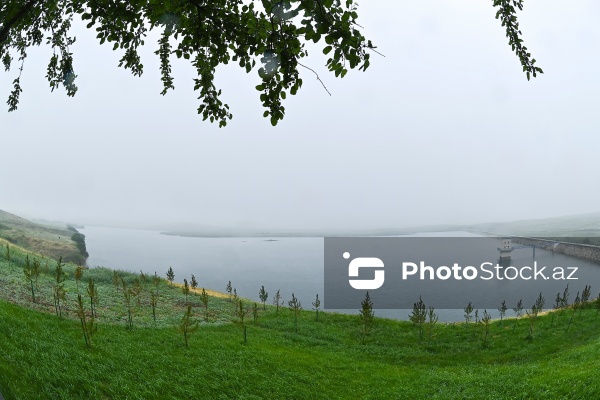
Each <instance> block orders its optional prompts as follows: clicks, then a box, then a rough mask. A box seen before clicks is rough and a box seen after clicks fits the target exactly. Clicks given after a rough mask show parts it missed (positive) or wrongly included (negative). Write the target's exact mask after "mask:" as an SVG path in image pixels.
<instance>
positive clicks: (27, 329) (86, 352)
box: [0, 249, 600, 399]
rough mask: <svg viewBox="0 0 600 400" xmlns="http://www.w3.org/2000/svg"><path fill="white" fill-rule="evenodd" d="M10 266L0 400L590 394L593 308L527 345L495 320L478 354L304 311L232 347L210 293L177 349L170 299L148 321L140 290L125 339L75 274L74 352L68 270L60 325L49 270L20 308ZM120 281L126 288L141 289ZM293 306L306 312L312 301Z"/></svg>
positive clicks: (478, 334)
mask: <svg viewBox="0 0 600 400" xmlns="http://www.w3.org/2000/svg"><path fill="white" fill-rule="evenodd" d="M12 254H13V257H12V259H11V261H10V262H9V261H7V260H5V259H3V258H2V257H0V293H1V297H2V298H3V300H0V316H1V317H0V391H1V392H2V393H3V394H4V396H5V397H6V398H7V399H12V398H16V399H30V398H31V399H39V398H53V399H54V398H73V399H79V398H132V399H137V398H139V399H142V398H143V399H148V398H160V399H164V398H173V399H175V398H207V399H208V398H211V399H212V398H215V399H218V398H223V399H230V398H244V399H261V398H264V399H284V398H285V399H316V398H319V399H321V398H322V399H336V398H340V399H344V398H372V399H394V398H397V399H421V398H433V399H448V398H456V399H482V398H486V399H531V398H546V399H557V398H564V399H592V398H597V397H598V393H600V383H599V381H598V380H597V378H596V375H597V371H596V369H597V364H598V361H597V360H598V358H599V356H600V315H598V314H597V312H596V310H594V309H593V308H587V309H582V310H579V311H577V314H576V315H575V318H574V319H573V324H572V326H571V327H570V328H569V329H567V325H568V321H569V319H570V316H571V314H572V311H571V310H570V309H566V310H562V311H559V312H557V313H555V314H554V315H544V316H540V317H539V319H538V321H537V325H536V331H535V332H536V333H535V337H534V339H533V340H530V339H527V334H528V329H529V322H528V321H527V319H526V318H522V319H521V320H519V321H517V322H515V321H512V320H509V321H504V322H503V323H500V322H499V321H495V322H493V323H492V324H491V326H490V337H489V341H488V345H486V346H484V345H483V327H482V326H481V325H475V324H438V325H437V326H436V327H435V328H434V335H433V337H432V338H431V339H429V338H425V339H423V340H420V339H419V334H418V330H417V329H416V328H415V326H414V325H413V324H411V323H408V322H404V321H392V320H384V319H376V321H375V325H374V329H373V331H372V332H371V334H370V335H369V336H368V338H367V340H366V344H361V340H360V323H359V320H358V317H357V316H352V315H338V314H329V313H320V314H319V320H318V321H316V320H315V312H314V311H308V310H305V311H302V312H301V314H300V319H299V324H298V331H297V332H296V331H295V329H294V322H293V315H292V313H291V312H290V310H289V309H287V308H284V309H280V310H279V313H276V311H275V308H274V307H273V306H267V309H266V310H264V311H262V310H261V311H260V314H259V317H258V320H257V321H256V323H254V322H253V321H252V317H251V315H249V316H247V317H246V323H247V335H248V343H247V344H246V345H244V344H243V343H242V341H243V335H242V329H241V326H240V324H239V323H233V322H234V321H237V320H238V318H236V317H234V316H233V308H234V307H233V303H231V302H229V299H228V297H227V296H223V295H220V294H217V293H212V295H211V296H210V297H209V308H210V310H211V311H210V314H209V321H208V322H201V324H200V326H199V329H198V330H197V331H196V332H195V333H194V334H193V335H192V336H191V338H190V343H189V348H186V347H185V345H184V341H183V336H182V334H181V333H180V332H179V331H178V330H177V327H178V326H179V323H180V320H181V317H182V316H183V312H184V309H185V297H184V295H183V293H182V291H181V288H180V287H174V286H173V287H172V286H170V285H169V284H168V283H167V282H165V281H161V282H160V284H159V292H160V295H161V297H160V300H159V303H158V306H157V321H156V322H154V320H153V318H152V313H151V308H150V306H149V304H148V299H149V297H148V293H149V290H150V289H149V288H151V287H152V285H151V284H148V287H147V288H146V289H145V290H146V292H143V293H144V294H143V295H142V297H141V299H140V304H139V305H136V308H135V310H134V311H135V312H134V316H133V318H134V327H133V329H126V326H127V322H126V312H125V305H124V302H123V300H122V298H123V297H124V296H123V289H122V288H119V287H118V286H115V285H113V283H112V276H113V271H110V270H107V269H98V270H86V271H84V278H83V280H82V281H84V282H85V281H87V278H88V277H92V278H93V279H94V280H95V281H96V282H97V283H96V285H97V288H98V290H99V293H100V295H99V302H98V304H99V305H98V314H99V315H98V318H97V320H98V330H97V332H96V334H95V335H94V337H93V346H92V347H91V348H87V347H86V346H85V343H84V341H83V336H82V330H81V325H80V323H79V320H78V319H77V317H76V315H75V312H74V309H75V297H76V295H75V294H76V292H77V288H76V283H75V280H74V279H73V273H74V268H75V266H73V265H67V266H65V270H66V271H67V273H68V274H69V276H68V277H67V280H66V281H65V285H66V287H67V289H68V291H69V292H68V295H67V298H66V300H65V301H66V304H67V305H68V308H65V313H64V317H63V318H59V317H57V316H55V315H53V314H52V313H53V312H54V309H53V308H54V307H53V304H52V302H51V301H50V292H49V288H50V287H51V282H52V269H53V268H54V265H55V264H56V262H54V261H52V260H46V259H43V262H42V265H44V264H45V262H46V261H47V262H48V263H49V266H48V273H47V275H46V273H45V272H44V273H42V276H41V277H40V282H39V286H40V293H42V292H43V291H44V290H46V294H41V295H40V302H39V304H33V303H32V301H31V298H30V297H31V296H30V293H29V289H28V287H27V285H26V282H25V281H24V279H23V272H22V265H21V264H22V263H23V262H24V256H25V255H26V253H24V252H23V251H21V250H18V249H15V250H14V251H13V253H12ZM30 256H31V257H33V256H32V255H30ZM42 268H43V267H42ZM175 272H177V271H175ZM119 275H120V276H122V277H123V279H124V280H125V281H126V282H130V283H133V282H134V281H135V280H136V279H139V278H140V277H139V276H138V275H135V274H128V273H124V272H119ZM198 278H199V281H200V284H201V277H198ZM258 289H259V288H257V292H258ZM267 289H269V288H267ZM80 291H82V290H81V288H80ZM82 292H83V291H82ZM270 292H271V293H270V296H269V297H270V298H271V297H272V295H273V290H270ZM84 297H85V296H84ZM286 297H289V294H286ZM190 299H191V300H189V301H190V302H191V303H192V304H193V305H194V307H193V312H194V318H196V319H198V320H201V321H203V320H204V314H203V311H202V307H201V303H200V301H199V296H198V295H192V296H191V297H190ZM300 300H301V301H302V302H303V305H304V308H310V305H309V304H310V301H312V299H300ZM246 304H249V302H246ZM357 308H358V307H357Z"/></svg>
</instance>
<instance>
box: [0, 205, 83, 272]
mask: <svg viewBox="0 0 600 400" xmlns="http://www.w3.org/2000/svg"><path fill="white" fill-rule="evenodd" d="M76 233H77V231H76V230H75V229H74V228H71V229H68V228H67V227H66V226H64V228H61V227H57V226H47V225H42V224H38V223H34V222H31V221H28V220H26V219H24V218H21V217H18V216H16V215H13V214H10V213H8V212H6V211H2V210H0V238H3V239H6V240H8V241H9V242H10V243H13V244H15V245H17V246H20V247H23V248H24V249H27V250H30V251H32V252H34V253H37V254H41V255H44V256H47V257H50V258H53V259H58V258H59V257H62V258H63V260H65V261H68V262H74V263H79V264H85V260H86V259H87V252H86V250H85V241H84V239H83V238H82V237H83V235H81V234H79V233H77V235H75V238H78V240H79V243H77V242H76V241H74V240H73V237H74V236H73V235H74V234H76Z"/></svg>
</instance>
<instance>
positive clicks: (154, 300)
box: [150, 290, 159, 322]
mask: <svg viewBox="0 0 600 400" xmlns="http://www.w3.org/2000/svg"><path fill="white" fill-rule="evenodd" d="M158 299H159V294H158V291H157V290H153V291H151V292H150V306H151V307H152V320H153V321H154V322H156V307H157V306H158Z"/></svg>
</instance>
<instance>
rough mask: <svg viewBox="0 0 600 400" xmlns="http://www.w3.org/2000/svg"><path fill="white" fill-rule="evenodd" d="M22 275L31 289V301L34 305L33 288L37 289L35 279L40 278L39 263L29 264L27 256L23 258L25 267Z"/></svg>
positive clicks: (35, 261)
mask: <svg viewBox="0 0 600 400" xmlns="http://www.w3.org/2000/svg"><path fill="white" fill-rule="evenodd" d="M23 274H24V275H25V280H26V281H27V283H28V284H29V286H30V287H31V299H32V301H33V302H34V303H35V302H36V300H35V288H36V287H37V279H38V277H39V276H40V263H39V261H37V259H36V260H34V261H33V263H31V262H29V256H25V266H24V267H23Z"/></svg>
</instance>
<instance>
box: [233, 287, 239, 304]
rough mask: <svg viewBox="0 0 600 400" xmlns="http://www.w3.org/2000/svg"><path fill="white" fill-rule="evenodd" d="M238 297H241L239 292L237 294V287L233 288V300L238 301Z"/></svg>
mask: <svg viewBox="0 0 600 400" xmlns="http://www.w3.org/2000/svg"><path fill="white" fill-rule="evenodd" d="M238 299H239V297H238V294H237V289H236V288H233V302H234V303H237V301H238Z"/></svg>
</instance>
